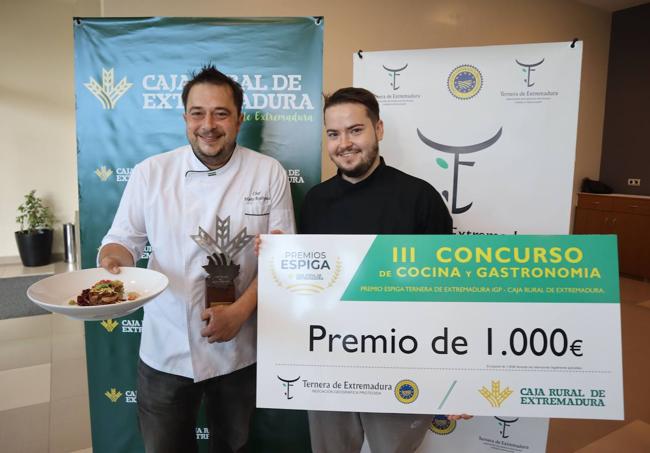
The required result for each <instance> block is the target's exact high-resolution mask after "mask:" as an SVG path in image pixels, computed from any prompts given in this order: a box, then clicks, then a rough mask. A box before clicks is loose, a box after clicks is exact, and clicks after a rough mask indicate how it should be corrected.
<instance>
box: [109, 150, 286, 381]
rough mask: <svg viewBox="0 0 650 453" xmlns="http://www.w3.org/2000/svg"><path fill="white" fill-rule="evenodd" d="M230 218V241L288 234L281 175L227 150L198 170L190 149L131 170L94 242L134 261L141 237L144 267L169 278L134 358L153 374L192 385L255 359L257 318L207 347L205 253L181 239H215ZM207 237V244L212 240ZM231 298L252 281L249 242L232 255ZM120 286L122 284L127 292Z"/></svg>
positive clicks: (273, 165)
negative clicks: (223, 157)
mask: <svg viewBox="0 0 650 453" xmlns="http://www.w3.org/2000/svg"><path fill="white" fill-rule="evenodd" d="M217 216H219V217H220V218H221V219H222V220H225V219H226V218H228V217H229V218H230V238H231V239H232V238H233V237H234V236H235V235H236V234H237V233H239V232H240V231H241V230H242V229H243V228H246V233H247V234H249V235H255V234H262V233H269V232H270V231H271V230H276V229H277V230H282V231H283V232H285V233H293V232H294V229H295V226H294V216H293V205H292V202H291V191H290V186H289V182H288V178H287V174H286V172H285V170H284V168H282V165H280V163H279V162H278V161H276V160H275V159H273V158H271V157H269V156H265V155H263V154H260V153H258V152H255V151H252V150H250V149H247V148H244V147H242V146H237V147H236V148H235V150H234V152H233V155H232V157H231V158H230V160H229V162H228V163H227V164H226V165H224V166H223V167H221V168H218V169H217V170H210V169H208V168H207V167H206V166H205V165H204V164H203V163H202V162H201V161H200V160H198V159H197V157H196V156H195V155H194V153H193V152H192V149H191V148H190V146H183V147H181V148H177V149H175V150H172V151H169V152H166V153H163V154H159V155H156V156H153V157H150V158H148V159H146V160H144V161H142V162H141V163H139V164H138V165H136V166H135V168H134V169H133V171H132V173H131V177H130V179H129V182H128V184H127V186H126V188H125V190H124V194H123V195H122V199H121V201H120V205H119V207H118V209H117V212H116V214H115V218H114V220H113V225H112V226H111V228H110V230H109V231H108V233H107V234H106V236H105V237H104V239H103V240H102V246H104V245H105V244H108V243H117V244H120V245H122V246H124V247H125V248H126V249H127V250H129V251H130V252H131V254H132V255H133V260H134V262H137V261H138V259H139V258H140V256H141V254H142V252H143V250H144V248H145V246H146V244H147V241H148V242H149V244H150V245H151V248H152V253H151V255H150V257H149V264H148V268H149V269H153V270H156V271H158V272H161V273H163V274H164V275H166V276H167V278H168V279H169V286H168V288H167V290H166V291H164V292H163V293H161V294H160V295H159V296H157V297H156V298H155V299H154V300H152V301H150V302H149V303H147V304H146V305H145V306H144V319H143V326H142V338H141V343H140V358H141V359H142V361H143V362H145V363H146V364H147V365H149V366H151V367H152V368H154V369H157V370H160V371H163V372H166V373H171V374H175V375H180V376H185V377H189V378H192V379H194V381H196V382H198V381H202V380H204V379H209V378H212V377H215V376H220V375H224V374H228V373H231V372H233V371H236V370H238V369H241V368H244V367H246V366H248V365H251V364H252V363H254V362H255V360H256V341H257V332H256V324H257V320H256V318H257V315H256V313H254V314H253V315H252V316H251V318H250V319H248V320H247V321H246V322H245V323H244V324H243V326H242V328H241V330H240V331H239V333H238V334H237V335H236V336H235V337H234V338H233V339H232V340H230V341H227V342H222V343H212V344H210V343H208V340H207V338H205V337H202V336H201V334H200V331H201V329H202V328H203V327H204V326H205V321H202V320H201V313H202V312H203V310H204V309H205V277H206V276H207V274H206V272H205V271H204V270H203V268H202V267H201V266H202V265H205V264H208V260H207V253H206V252H205V251H204V250H203V249H201V248H200V247H199V246H198V245H197V244H196V243H195V242H194V241H193V240H192V239H191V237H190V236H192V235H197V234H198V232H199V227H201V228H202V229H203V230H205V231H206V232H207V233H208V234H209V235H210V236H212V237H213V238H215V235H216V231H215V230H216V219H217ZM215 239H216V238H215ZM233 262H234V263H236V264H239V265H240V272H239V276H238V277H237V278H236V279H235V292H236V297H239V296H240V295H241V294H242V293H243V292H244V290H246V288H247V287H248V286H249V285H250V283H251V281H252V280H253V279H254V278H255V276H256V275H257V257H256V256H255V253H254V248H253V241H251V242H249V243H248V245H247V246H246V247H245V248H244V249H243V250H241V251H240V252H239V253H238V254H237V255H235V256H234V257H233ZM127 290H128V288H127Z"/></svg>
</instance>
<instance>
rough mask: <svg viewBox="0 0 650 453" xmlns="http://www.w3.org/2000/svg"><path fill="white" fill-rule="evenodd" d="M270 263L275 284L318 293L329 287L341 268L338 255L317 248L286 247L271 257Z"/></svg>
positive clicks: (293, 291)
mask: <svg viewBox="0 0 650 453" xmlns="http://www.w3.org/2000/svg"><path fill="white" fill-rule="evenodd" d="M269 264H270V270H271V278H272V279H273V281H274V282H275V284H276V285H278V286H279V287H281V288H285V289H286V290H287V291H289V292H292V293H296V294H318V293H321V292H323V291H325V290H326V289H328V288H331V287H332V286H334V284H335V283H336V282H337V281H338V279H339V277H340V276H341V272H342V270H343V265H342V263H341V260H340V258H338V257H330V256H329V255H328V254H327V252H325V251H319V250H300V251H286V252H284V253H283V254H282V255H281V256H280V257H277V258H276V257H271V260H270V262H269Z"/></svg>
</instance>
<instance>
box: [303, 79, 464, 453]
mask: <svg viewBox="0 0 650 453" xmlns="http://www.w3.org/2000/svg"><path fill="white" fill-rule="evenodd" d="M323 110H324V116H325V129H326V136H327V139H326V143H327V151H328V153H329V156H330V159H331V160H332V162H334V164H335V165H336V166H337V168H338V172H337V174H336V176H334V177H333V178H330V179H328V180H327V181H325V182H323V183H321V184H318V185H317V186H315V187H313V188H312V189H311V190H310V191H309V192H308V193H307V195H306V197H305V200H304V202H303V206H302V214H301V219H300V228H299V230H300V233H303V234H451V233H452V221H451V216H450V215H449V211H448V210H447V207H446V205H445V204H444V202H443V200H442V198H441V197H440V194H438V192H437V191H436V190H435V189H434V188H433V187H432V186H431V185H430V184H429V183H427V182H425V181H423V180H421V179H418V178H415V177H413V176H410V175H407V174H406V173H403V172H401V171H399V170H397V169H395V168H393V167H389V166H387V165H386V164H385V163H384V159H383V158H382V157H380V156H379V141H380V140H381V139H382V138H383V136H384V124H383V122H382V121H381V119H380V118H379V104H378V103H377V99H376V98H375V96H374V95H373V94H372V93H371V92H369V91H368V90H365V89H362V88H342V89H340V90H338V91H336V92H335V93H334V94H332V95H330V96H328V97H327V98H326V99H325V106H324V109H323ZM450 418H455V419H457V418H466V416H450ZM431 420H432V416H431V415H413V414H375V413H353V412H330V411H310V412H309V427H310V433H311V444H312V449H313V451H314V453H348V452H349V453H357V452H359V451H360V449H361V446H362V444H363V439H364V432H365V435H366V437H367V438H368V443H369V446H370V449H371V450H372V452H373V453H378V452H379V453H402V452H404V453H406V452H413V451H414V450H415V449H416V448H417V447H418V446H419V445H420V444H421V443H422V440H423V439H424V435H425V434H426V432H427V429H428V428H429V426H430V424H431Z"/></svg>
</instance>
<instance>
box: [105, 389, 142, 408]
mask: <svg viewBox="0 0 650 453" xmlns="http://www.w3.org/2000/svg"><path fill="white" fill-rule="evenodd" d="M122 395H124V402H125V403H129V404H134V403H136V402H137V401H138V394H137V392H136V391H135V390H125V391H124V393H122V392H121V391H120V390H118V389H116V388H115V387H112V388H111V389H110V390H107V391H105V392H104V396H105V397H106V398H108V399H109V400H110V402H111V403H113V404H115V403H117V402H118V401H119V400H120V398H121V397H122Z"/></svg>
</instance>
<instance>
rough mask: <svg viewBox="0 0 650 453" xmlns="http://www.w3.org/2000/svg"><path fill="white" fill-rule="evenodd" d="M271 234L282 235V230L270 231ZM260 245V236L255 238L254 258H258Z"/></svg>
mask: <svg viewBox="0 0 650 453" xmlns="http://www.w3.org/2000/svg"><path fill="white" fill-rule="evenodd" d="M271 234H284V232H283V231H282V230H271ZM261 245H262V238H261V237H260V235H259V234H258V235H256V236H255V256H260V246H261Z"/></svg>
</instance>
